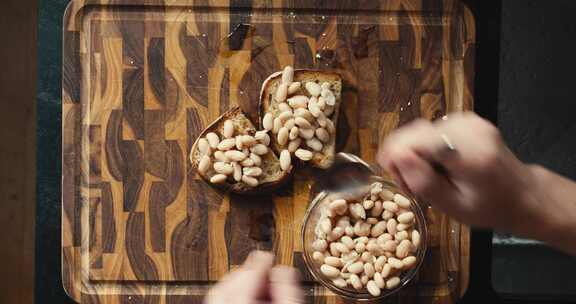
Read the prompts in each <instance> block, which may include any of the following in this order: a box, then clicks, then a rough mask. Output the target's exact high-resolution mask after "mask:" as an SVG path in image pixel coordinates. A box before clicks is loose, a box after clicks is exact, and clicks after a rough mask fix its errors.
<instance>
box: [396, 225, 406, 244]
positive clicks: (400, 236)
mask: <svg viewBox="0 0 576 304" xmlns="http://www.w3.org/2000/svg"><path fill="white" fill-rule="evenodd" d="M396 227H398V226H396ZM409 237H410V236H409V235H408V231H406V230H404V231H398V232H396V234H394V239H395V240H397V241H403V240H407V239H408V238H409Z"/></svg>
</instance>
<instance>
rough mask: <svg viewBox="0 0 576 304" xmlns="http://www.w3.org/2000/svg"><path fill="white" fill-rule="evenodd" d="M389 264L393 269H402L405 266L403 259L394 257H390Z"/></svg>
mask: <svg viewBox="0 0 576 304" xmlns="http://www.w3.org/2000/svg"><path fill="white" fill-rule="evenodd" d="M388 264H390V267H392V269H402V267H404V264H402V261H401V260H399V259H397V258H394V257H391V258H389V259H388Z"/></svg>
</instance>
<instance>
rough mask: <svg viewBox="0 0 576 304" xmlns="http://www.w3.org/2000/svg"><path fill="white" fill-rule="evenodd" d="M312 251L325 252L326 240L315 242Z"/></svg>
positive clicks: (326, 247)
mask: <svg viewBox="0 0 576 304" xmlns="http://www.w3.org/2000/svg"><path fill="white" fill-rule="evenodd" d="M312 249H314V250H315V251H320V252H324V251H326V249H328V242H326V240H320V239H318V240H315V241H314V242H313V243H312Z"/></svg>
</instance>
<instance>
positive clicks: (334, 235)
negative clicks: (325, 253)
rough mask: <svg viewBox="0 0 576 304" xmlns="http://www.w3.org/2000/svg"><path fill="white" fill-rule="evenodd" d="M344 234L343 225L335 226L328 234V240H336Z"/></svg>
mask: <svg viewBox="0 0 576 304" xmlns="http://www.w3.org/2000/svg"><path fill="white" fill-rule="evenodd" d="M343 235H344V229H343V228H342V227H334V229H332V231H331V232H330V233H329V234H328V241H336V240H337V239H339V238H340V237H341V236H343Z"/></svg>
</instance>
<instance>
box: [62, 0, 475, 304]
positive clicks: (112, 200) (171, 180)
mask: <svg viewBox="0 0 576 304" xmlns="http://www.w3.org/2000/svg"><path fill="white" fill-rule="evenodd" d="M87 5H90V9H83V8H86V6H87ZM123 5H124V6H123ZM65 22H66V24H65V28H66V31H65V35H64V54H63V55H64V60H63V79H62V82H63V93H62V94H63V100H64V102H63V107H62V112H63V134H62V135H63V136H62V137H63V155H62V157H63V160H62V163H63V170H62V172H63V180H62V186H63V196H62V204H63V214H62V227H63V231H64V234H63V240H62V259H63V272H62V273H63V284H64V288H65V289H66V291H67V292H68V294H69V295H70V296H71V297H72V298H73V299H75V300H76V301H78V302H82V303H200V302H201V300H202V297H203V295H205V294H206V292H207V290H208V289H209V288H210V286H211V285H212V284H213V283H214V282H215V281H217V280H218V279H220V278H221V277H222V276H223V275H224V274H225V273H226V272H227V271H228V270H230V269H233V268H236V267H238V266H239V265H240V264H241V263H242V262H243V261H244V259H245V258H246V256H247V255H248V253H249V252H250V251H251V250H253V249H263V250H272V251H273V252H274V253H275V254H276V255H277V261H278V263H281V264H285V265H292V266H295V267H297V268H298V269H300V270H301V272H302V274H303V279H304V289H305V293H306V296H307V300H308V302H310V303H341V302H342V301H341V299H339V298H338V297H336V296H334V295H333V294H332V293H330V292H329V291H327V290H326V289H324V288H322V287H321V286H319V285H317V284H316V283H315V282H314V281H313V280H312V278H311V276H310V275H309V274H308V272H307V270H306V269H305V266H304V263H303V258H302V246H301V244H300V230H301V226H302V218H303V216H304V214H305V212H306V208H307V205H308V202H309V201H310V199H311V197H312V196H313V194H314V193H315V191H316V190H317V189H316V188H315V185H314V183H313V176H314V170H310V169H305V170H301V171H299V172H297V173H296V174H295V176H294V178H293V181H292V182H291V183H289V184H287V185H286V187H284V188H282V189H279V190H278V192H277V193H275V194H274V195H262V196H253V197H244V196H238V195H228V194H225V193H221V192H219V191H217V190H215V189H214V188H212V187H210V186H209V185H207V184H206V183H205V182H203V181H202V180H201V179H200V178H199V177H198V176H197V174H196V172H195V171H194V169H193V168H192V167H191V165H190V164H189V161H188V156H187V155H188V152H189V150H190V148H191V145H192V143H193V142H194V141H195V139H196V138H197V136H198V134H199V133H200V132H201V131H202V129H203V128H204V127H205V126H206V125H207V124H208V123H210V122H211V121H212V120H213V119H215V118H216V117H218V116H219V115H220V114H221V113H223V112H224V111H226V110H227V109H228V108H230V107H233V106H235V105H240V106H241V108H242V109H243V110H244V111H246V113H247V114H248V115H249V117H251V118H252V119H256V117H257V113H258V97H259V91H260V86H261V84H262V81H263V80H264V79H265V78H266V77H267V76H268V75H269V74H270V73H272V72H275V71H277V70H279V69H281V68H282V67H283V66H284V65H288V64H291V65H294V66H295V67H297V68H315V69H324V70H335V71H337V72H339V73H340V74H341V75H342V77H343V79H344V83H343V88H344V89H343V100H344V101H343V106H342V112H341V119H340V121H339V123H338V138H337V149H338V150H342V151H347V152H352V153H355V154H358V155H360V156H362V157H363V158H364V159H365V160H367V161H369V162H374V153H375V152H376V149H377V146H378V143H379V142H380V141H382V140H383V139H384V138H385V137H386V136H387V134H388V133H389V132H390V131H392V130H393V129H395V128H397V127H398V126H401V125H403V124H405V123H408V122H409V121H411V120H413V119H415V118H418V117H423V118H425V119H429V120H432V119H436V118H438V117H440V116H442V115H444V114H445V113H447V112H451V111H462V110H470V109H472V104H473V90H474V88H473V86H472V84H473V79H474V54H475V45H474V42H475V30H474V20H473V16H472V14H471V13H470V12H469V11H468V9H467V8H466V7H464V6H463V4H462V3H460V1H457V0H427V1H422V0H381V1H350V0H345V1H331V2H330V1H303V0H270V1H243V0H202V1H187V0H171V1H167V0H138V1H128V0H115V1H114V2H113V4H111V3H108V2H106V5H103V4H102V3H100V1H99V0H85V1H80V0H77V1H74V2H71V4H70V8H69V9H68V10H67V13H66V18H65ZM426 215H427V219H428V224H429V227H428V228H429V230H430V242H429V244H428V245H429V251H428V253H427V255H426V261H425V264H424V266H423V268H422V271H421V272H420V273H419V275H418V278H417V280H416V281H415V282H414V283H412V284H410V286H408V287H407V288H406V289H404V290H402V291H401V292H400V293H399V294H398V295H396V296H394V297H393V298H391V301H393V302H403V303H411V302H419V303H432V302H439V303H452V302H454V301H456V300H457V299H458V298H459V297H460V296H461V295H462V294H463V292H464V291H465V289H466V287H467V282H468V261H469V252H468V250H469V230H468V228H467V227H465V226H463V225H461V224H459V223H457V222H455V221H454V220H452V219H450V218H448V217H447V216H445V215H444V214H441V213H439V212H438V211H436V210H434V209H426Z"/></svg>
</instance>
